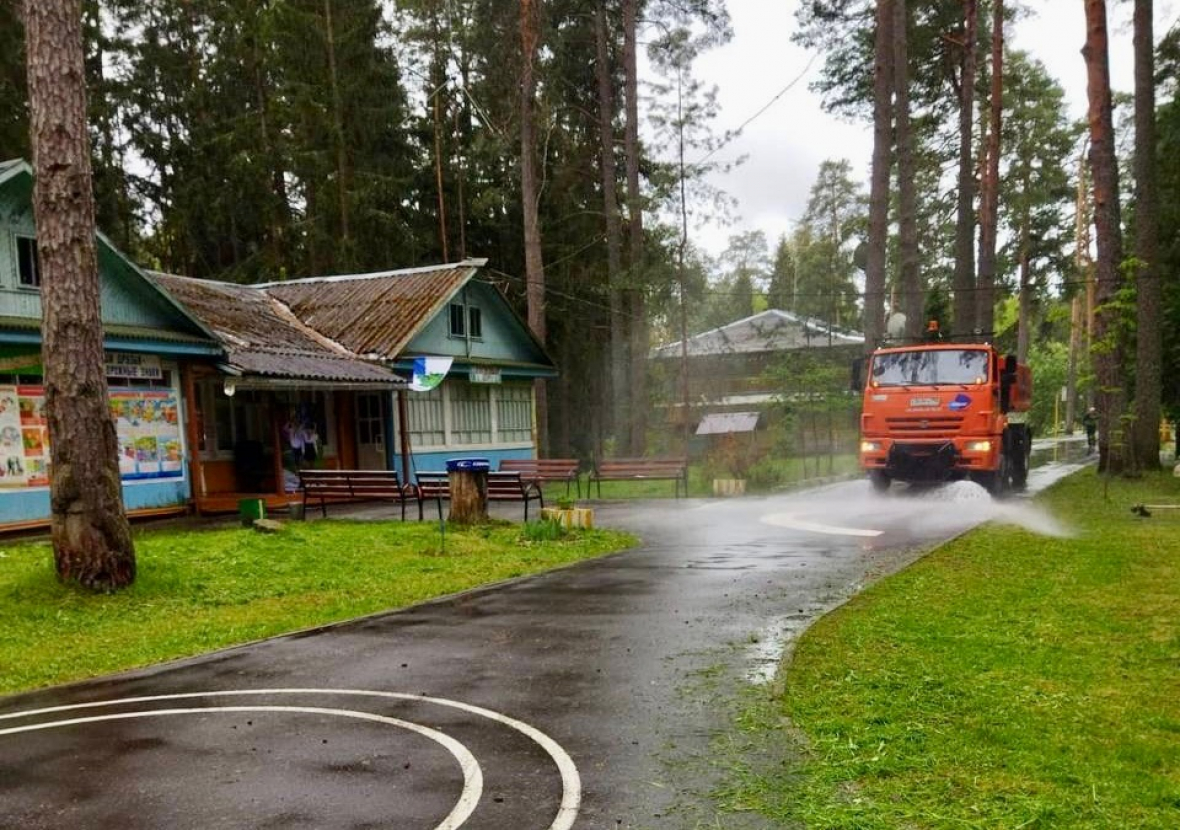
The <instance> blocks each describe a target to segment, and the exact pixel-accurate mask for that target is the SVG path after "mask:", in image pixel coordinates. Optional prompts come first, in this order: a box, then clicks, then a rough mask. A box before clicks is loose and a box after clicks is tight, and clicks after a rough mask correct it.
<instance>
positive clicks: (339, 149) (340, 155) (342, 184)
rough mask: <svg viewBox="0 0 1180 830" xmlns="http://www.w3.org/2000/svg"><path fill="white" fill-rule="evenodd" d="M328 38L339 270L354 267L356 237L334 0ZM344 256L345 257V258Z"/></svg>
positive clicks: (327, 0)
mask: <svg viewBox="0 0 1180 830" xmlns="http://www.w3.org/2000/svg"><path fill="white" fill-rule="evenodd" d="M324 28H325V32H324V38H325V40H326V41H327V44H328V86H329V88H330V89H331V92H332V138H333V141H334V143H335V148H336V202H337V210H338V211H339V215H338V217H337V218H338V220H339V222H340V225H339V228H338V229H339V232H340V244H339V245H338V246H337V248H336V250H337V254H336V267H340V266H341V265H344V266H345V267H348V266H350V265H351V264H352V259H353V256H352V233H351V231H350V228H349V226H350V221H349V215H348V186H349V180H350V178H351V175H350V172H349V169H348V149H347V147H346V146H345V142H344V103H343V101H342V98H341V95H340V75H339V73H338V71H337V68H336V32H335V29H334V26H333V23H332V0H324ZM341 253H343V257H342V256H341Z"/></svg>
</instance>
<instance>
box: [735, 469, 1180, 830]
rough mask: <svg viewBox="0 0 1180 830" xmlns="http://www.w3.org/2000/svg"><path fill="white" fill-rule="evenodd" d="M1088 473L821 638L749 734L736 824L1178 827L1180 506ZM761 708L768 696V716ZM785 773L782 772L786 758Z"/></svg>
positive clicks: (1163, 479)
mask: <svg viewBox="0 0 1180 830" xmlns="http://www.w3.org/2000/svg"><path fill="white" fill-rule="evenodd" d="M1103 490H1104V488H1103V482H1102V480H1101V479H1099V478H1098V477H1097V476H1096V475H1095V473H1094V472H1093V471H1092V470H1090V471H1085V472H1083V473H1080V474H1078V475H1076V476H1073V477H1072V478H1070V479H1068V480H1066V481H1064V482H1062V483H1061V484H1060V485H1058V486H1056V487H1055V488H1053V489H1052V490H1051V491H1050V492H1048V493H1047V494H1044V495H1043V496H1042V497H1041V498H1040V499H1039V502H1040V503H1041V504H1043V505H1044V506H1045V507H1046V508H1047V509H1048V510H1050V511H1051V512H1052V513H1053V514H1054V515H1056V516H1057V517H1059V518H1060V519H1062V520H1063V521H1064V522H1065V523H1066V524H1067V525H1069V526H1071V527H1073V528H1074V529H1075V530H1076V533H1077V535H1076V536H1075V538H1070V539H1056V538H1047V537H1039V536H1035V535H1032V534H1030V533H1028V532H1026V531H1022V530H1020V529H1016V528H1011V527H1001V526H987V527H984V528H982V529H979V530H977V531H974V532H972V533H969V534H967V535H966V536H964V537H961V538H960V539H958V540H956V541H955V542H953V543H951V544H949V545H947V546H945V547H943V548H941V549H939V550H937V551H935V552H934V553H932V554H931V555H929V556H927V557H926V558H925V559H923V560H922V561H920V562H918V563H917V564H916V565H914V566H912V567H910V568H909V569H907V570H906V571H904V572H902V573H900V574H897V575H895V576H893V577H891V578H889V579H886V580H885V581H883V582H881V583H879V584H877V585H876V586H874V587H872V588H870V589H869V590H868V591H866V592H865V593H863V594H862V595H860V596H858V597H857V598H855V599H854V600H852V601H851V602H850V603H848V604H847V605H846V606H844V607H842V608H841V609H839V610H838V611H836V612H835V613H833V614H831V615H829V616H828V617H826V618H824V619H823V620H821V621H820V622H819V623H818V624H816V625H815V626H814V627H813V628H812V629H811V630H809V631H808V632H807V633H806V634H805V635H804V636H803V638H802V639H801V641H800V642H799V644H798V647H797V649H796V652H795V656H794V659H793V661H792V662H791V664H790V665H789V666H787V667H786V669H785V672H784V674H783V675H782V677H780V684H781V685H780V686H779V687H778V688H777V689H776V692H775V694H774V696H773V698H772V700H770V701H766V700H765V699H762V700H761V701H759V702H756V703H751V704H750V705H749V707H748V708H747V710H746V711H745V713H744V717H743V718H742V719H741V722H740V730H742V731H743V732H744V735H743V738H744V739H745V740H746V741H748V744H747V746H746V750H744V751H746V752H749V753H751V754H749V755H748V756H747V757H751V758H752V757H762V758H765V757H766V756H767V755H768V752H767V748H768V747H769V746H771V745H779V746H781V745H783V744H788V745H793V746H795V747H796V748H797V749H798V750H799V754H800V758H799V759H792V760H789V761H787V762H785V763H782V762H778V763H777V766H776V768H775V769H773V770H770V771H768V770H767V768H766V766H767V765H766V764H765V763H762V764H760V765H759V764H745V765H744V766H743V761H742V760H741V759H734V764H735V768H736V769H737V772H735V773H734V775H733V776H732V781H731V785H732V786H731V787H729V788H728V789H727V790H726V791H725V792H723V793H718V797H719V798H720V799H721V801H722V802H723V803H724V804H725V805H726V806H727V807H728V808H729V809H736V810H755V811H757V812H761V813H763V814H765V815H767V816H770V817H773V818H774V819H777V820H778V821H780V822H783V823H787V822H789V823H791V824H792V825H795V826H798V825H799V824H803V825H805V826H808V827H812V828H1047V827H1061V828H1131V827H1134V828H1160V829H1161V830H1164V829H1165V828H1167V830H1173V828H1177V827H1180V510H1175V511H1164V510H1157V511H1155V513H1154V515H1153V516H1152V517H1151V518H1139V517H1136V516H1134V515H1132V513H1131V512H1130V507H1131V506H1132V505H1134V504H1136V503H1140V502H1148V503H1150V502H1157V503H1162V502H1166V503H1176V504H1180V480H1177V479H1174V478H1173V477H1172V476H1171V475H1170V474H1168V475H1159V476H1150V477H1147V478H1144V479H1141V480H1139V481H1122V480H1114V481H1112V482H1111V483H1110V489H1109V496H1108V498H1104V494H1103ZM764 697H765V696H763V698H764ZM780 757H781V756H780Z"/></svg>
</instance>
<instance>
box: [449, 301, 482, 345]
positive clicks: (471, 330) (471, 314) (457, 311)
mask: <svg viewBox="0 0 1180 830" xmlns="http://www.w3.org/2000/svg"><path fill="white" fill-rule="evenodd" d="M450 313H451V337H470V338H472V339H473V340H479V339H480V338H482V337H483V313H482V312H481V311H480V310H479V309H478V308H476V307H475V306H473V305H464V304H463V303H451V306H450Z"/></svg>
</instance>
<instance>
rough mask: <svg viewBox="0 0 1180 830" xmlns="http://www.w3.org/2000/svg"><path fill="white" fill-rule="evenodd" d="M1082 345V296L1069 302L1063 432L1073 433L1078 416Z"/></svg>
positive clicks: (1077, 296)
mask: <svg viewBox="0 0 1180 830" xmlns="http://www.w3.org/2000/svg"><path fill="white" fill-rule="evenodd" d="M1081 346H1082V296H1081V294H1075V295H1074V298H1073V300H1072V301H1070V304H1069V363H1068V365H1067V368H1066V375H1065V432H1066V434H1067V435H1073V428H1074V423H1075V422H1076V421H1077V417H1078V362H1079V360H1078V356H1079V354H1080V352H1081Z"/></svg>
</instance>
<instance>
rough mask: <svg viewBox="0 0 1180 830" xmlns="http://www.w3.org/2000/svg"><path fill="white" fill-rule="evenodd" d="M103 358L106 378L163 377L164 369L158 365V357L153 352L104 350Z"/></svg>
mask: <svg viewBox="0 0 1180 830" xmlns="http://www.w3.org/2000/svg"><path fill="white" fill-rule="evenodd" d="M103 360H104V362H105V363H106V374H107V377H108V378H127V379H129V380H162V379H163V378H164V370H163V369H162V368H161V367H160V358H159V357H157V356H156V355H154V354H130V353H128V352H105V353H104V356H103Z"/></svg>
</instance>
